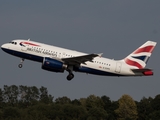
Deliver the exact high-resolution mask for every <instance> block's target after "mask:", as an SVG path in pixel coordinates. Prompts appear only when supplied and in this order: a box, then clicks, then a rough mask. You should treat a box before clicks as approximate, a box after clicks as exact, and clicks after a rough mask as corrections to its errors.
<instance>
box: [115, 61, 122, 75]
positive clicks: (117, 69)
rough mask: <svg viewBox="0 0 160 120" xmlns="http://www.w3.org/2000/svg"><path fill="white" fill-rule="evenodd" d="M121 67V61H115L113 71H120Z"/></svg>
mask: <svg viewBox="0 0 160 120" xmlns="http://www.w3.org/2000/svg"><path fill="white" fill-rule="evenodd" d="M121 67H122V63H121V62H117V63H116V69H115V72H117V73H120V72H121Z"/></svg>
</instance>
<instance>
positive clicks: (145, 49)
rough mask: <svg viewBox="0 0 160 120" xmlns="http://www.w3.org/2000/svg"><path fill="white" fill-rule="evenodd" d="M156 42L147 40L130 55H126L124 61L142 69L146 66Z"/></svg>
mask: <svg viewBox="0 0 160 120" xmlns="http://www.w3.org/2000/svg"><path fill="white" fill-rule="evenodd" d="M156 44H157V43H156V42H153V41H147V42H146V43H144V44H143V45H142V46H140V47H139V48H138V49H136V50H135V51H134V52H132V53H131V54H130V55H128V56H127V57H126V58H125V59H123V60H124V62H125V63H126V64H128V65H130V66H133V67H136V68H138V69H142V68H144V67H145V66H146V64H147V62H148V60H149V58H150V56H151V54H152V52H153V50H154V48H155V46H156Z"/></svg>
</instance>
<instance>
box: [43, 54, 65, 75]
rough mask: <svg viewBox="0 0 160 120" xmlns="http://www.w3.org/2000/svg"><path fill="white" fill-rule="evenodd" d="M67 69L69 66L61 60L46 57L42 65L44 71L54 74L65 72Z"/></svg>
mask: <svg viewBox="0 0 160 120" xmlns="http://www.w3.org/2000/svg"><path fill="white" fill-rule="evenodd" d="M66 68H67V65H65V64H64V63H63V62H61V61H60V60H56V59H52V58H48V57H45V58H44V59H43V63H42V69H44V70H48V71H52V72H64V70H65V69H66Z"/></svg>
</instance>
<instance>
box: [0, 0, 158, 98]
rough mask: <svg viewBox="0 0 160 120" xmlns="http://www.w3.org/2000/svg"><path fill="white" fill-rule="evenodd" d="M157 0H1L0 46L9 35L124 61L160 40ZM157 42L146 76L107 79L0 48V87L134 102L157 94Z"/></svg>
mask: <svg viewBox="0 0 160 120" xmlns="http://www.w3.org/2000/svg"><path fill="white" fill-rule="evenodd" d="M159 5H160V1H159V0H154V1H153V0H152V1H151V0H141V1H139V0H87V1H86V0H67V1H66V0H54V1H53V0H47V1H43V0H34V1H32V0H27V1H25V0H14V1H9V0H5V1H4V0H0V45H2V44H4V43H7V42H9V41H11V40H14V39H29V38H30V39H31V40H33V41H37V42H42V43H47V44H51V45H55V46H59V47H63V48H68V49H72V50H76V51H80V52H85V53H103V57H107V58H111V59H116V60H119V59H123V58H124V57H126V56H127V55H128V54H130V53H131V52H132V51H134V50H135V49H136V48H138V47H139V46H141V45H142V44H143V43H145V42H146V41H147V40H153V41H155V42H157V43H159V41H160V40H159V39H160V15H159V11H160V7H159ZM159 51H160V47H159V44H157V46H156V48H155V50H154V52H153V54H152V56H151V58H150V60H149V62H148V64H147V66H146V67H147V68H152V69H153V70H154V76H151V77H108V76H96V75H90V74H82V73H78V72H74V74H75V77H74V79H73V80H72V81H67V80H66V76H67V75H68V72H64V73H54V72H48V71H44V70H42V69H41V63H36V62H33V61H28V60H25V62H24V65H23V68H22V69H19V68H18V64H19V63H20V60H21V59H20V58H17V57H14V56H11V55H9V54H6V53H5V52H3V51H2V50H0V55H1V62H0V64H1V67H0V72H1V75H0V88H3V86H4V85H17V86H19V85H26V86H36V87H38V88H40V87H41V86H44V87H46V88H47V89H48V92H49V94H51V95H52V96H54V100H55V99H56V98H58V97H63V96H67V97H69V98H70V99H79V98H86V97H88V96H89V95H92V94H94V95H96V96H100V97H101V96H103V95H106V96H108V97H110V99H111V100H118V99H119V98H120V97H121V96H122V95H123V94H128V95H130V96H131V97H132V98H133V99H134V100H137V101H139V100H140V99H142V98H143V97H147V98H148V97H155V96H156V95H158V94H160V93H159V92H160V87H159V85H160V80H159V78H160V74H159V65H158V64H159V61H160V57H159Z"/></svg>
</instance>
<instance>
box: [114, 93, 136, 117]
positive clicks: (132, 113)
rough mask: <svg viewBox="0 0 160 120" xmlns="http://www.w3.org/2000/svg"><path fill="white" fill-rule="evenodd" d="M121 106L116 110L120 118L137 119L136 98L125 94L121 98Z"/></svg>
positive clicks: (119, 101)
mask: <svg viewBox="0 0 160 120" xmlns="http://www.w3.org/2000/svg"><path fill="white" fill-rule="evenodd" d="M118 103H119V108H118V109H116V110H115V112H116V114H117V115H118V120H126V119H131V120H136V119H137V114H138V113H137V106H136V103H135V102H134V100H133V99H132V98H131V97H130V96H129V95H123V96H122V97H121V98H120V99H119V100H118Z"/></svg>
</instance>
